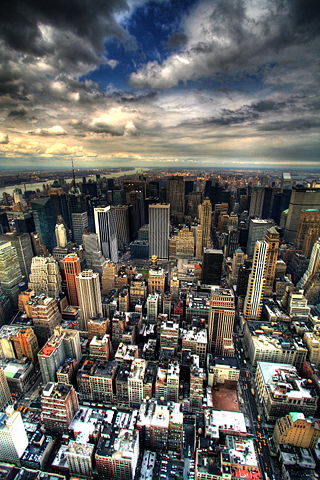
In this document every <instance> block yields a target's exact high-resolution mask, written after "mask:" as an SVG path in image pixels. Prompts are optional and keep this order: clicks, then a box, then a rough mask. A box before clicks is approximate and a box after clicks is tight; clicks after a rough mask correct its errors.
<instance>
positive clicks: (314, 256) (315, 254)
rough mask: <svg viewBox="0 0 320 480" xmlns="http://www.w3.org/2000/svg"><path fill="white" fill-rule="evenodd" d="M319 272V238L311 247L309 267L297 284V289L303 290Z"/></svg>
mask: <svg viewBox="0 0 320 480" xmlns="http://www.w3.org/2000/svg"><path fill="white" fill-rule="evenodd" d="M319 272H320V238H319V239H318V240H317V241H316V242H315V244H314V245H313V248H312V251H311V256H310V260H309V265H308V268H307V270H306V271H305V273H304V275H303V277H302V278H301V279H300V280H299V282H298V285H297V286H298V287H299V288H303V287H304V286H305V285H307V284H308V282H310V280H311V279H312V278H313V277H314V276H316V275H319Z"/></svg>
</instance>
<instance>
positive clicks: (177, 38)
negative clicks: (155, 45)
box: [166, 32, 188, 48]
mask: <svg viewBox="0 0 320 480" xmlns="http://www.w3.org/2000/svg"><path fill="white" fill-rule="evenodd" d="M187 40H188V37H187V35H186V34H185V33H182V32H177V33H173V34H172V35H170V37H169V38H168V40H167V42H166V45H167V46H168V47H169V48H181V47H184V46H185V44H186V42H187Z"/></svg>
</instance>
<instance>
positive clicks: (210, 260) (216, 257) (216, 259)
mask: <svg viewBox="0 0 320 480" xmlns="http://www.w3.org/2000/svg"><path fill="white" fill-rule="evenodd" d="M222 265H223V251H222V250H216V249H214V248H205V249H204V251H203V262H202V283H204V284H206V285H220V283H221V275H222Z"/></svg>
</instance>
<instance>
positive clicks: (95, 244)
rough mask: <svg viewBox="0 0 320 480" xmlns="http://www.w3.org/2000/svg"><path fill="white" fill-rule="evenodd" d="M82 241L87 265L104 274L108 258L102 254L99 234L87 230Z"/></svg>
mask: <svg viewBox="0 0 320 480" xmlns="http://www.w3.org/2000/svg"><path fill="white" fill-rule="evenodd" d="M82 243H83V248H84V252H85V259H86V262H87V267H88V268H90V269H91V270H93V271H94V272H97V273H99V274H100V275H102V272H103V269H104V267H105V265H106V263H107V260H106V259H105V258H104V256H103V255H102V251H101V248H100V245H99V240H98V235H97V234H96V233H89V232H85V233H84V234H83V235H82Z"/></svg>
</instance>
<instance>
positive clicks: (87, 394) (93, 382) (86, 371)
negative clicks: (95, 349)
mask: <svg viewBox="0 0 320 480" xmlns="http://www.w3.org/2000/svg"><path fill="white" fill-rule="evenodd" d="M126 367H128V365H126ZM118 370H119V366H118V364H117V362H115V361H102V360H98V359H88V358H85V359H84V360H83V361H81V364H80V368H79V370H78V372H77V385H78V390H79V392H80V393H81V396H82V398H83V399H84V400H89V401H92V402H114V401H116V400H117V399H118V397H117V394H118V392H117V393H116V377H117V373H118Z"/></svg>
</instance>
